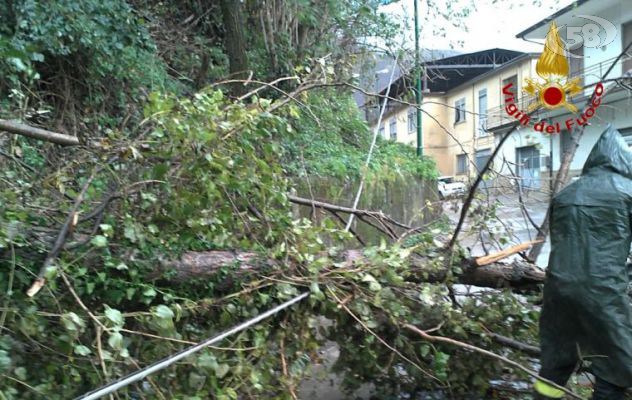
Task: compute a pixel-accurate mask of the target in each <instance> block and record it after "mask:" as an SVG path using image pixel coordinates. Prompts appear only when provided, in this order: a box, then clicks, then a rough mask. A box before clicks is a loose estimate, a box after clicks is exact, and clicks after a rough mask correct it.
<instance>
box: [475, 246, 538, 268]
mask: <svg viewBox="0 0 632 400" xmlns="http://www.w3.org/2000/svg"><path fill="white" fill-rule="evenodd" d="M540 242H541V240H531V241H528V242H524V243H520V244H517V245H515V246H511V247H509V248H506V249H504V250H501V251H498V252H496V253H492V254H489V255H486V256H484V257H479V258H477V259H476V260H474V262H475V263H476V265H478V266H481V267H482V266H484V265H489V264H492V263H495V262H496V261H500V260H502V259H503V258H507V257H509V256H511V255H513V254H516V253H520V252H521V251H524V250H526V249H528V248H529V247H531V245H532V244H535V243H540Z"/></svg>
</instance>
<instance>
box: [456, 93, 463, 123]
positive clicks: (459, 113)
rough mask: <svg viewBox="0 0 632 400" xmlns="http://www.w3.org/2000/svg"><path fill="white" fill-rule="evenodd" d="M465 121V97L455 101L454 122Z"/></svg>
mask: <svg viewBox="0 0 632 400" xmlns="http://www.w3.org/2000/svg"><path fill="white" fill-rule="evenodd" d="M463 121H465V98H462V99H460V100H457V101H455V102H454V124H455V125H456V124H458V123H459V122H463Z"/></svg>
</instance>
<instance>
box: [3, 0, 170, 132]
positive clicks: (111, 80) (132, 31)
mask: <svg viewBox="0 0 632 400" xmlns="http://www.w3.org/2000/svg"><path fill="white" fill-rule="evenodd" d="M3 7H4V8H5V10H4V11H5V12H3V13H0V71H2V73H3V74H4V75H6V76H8V81H7V84H8V85H9V86H8V87H4V88H3V87H2V86H0V92H1V91H6V90H11V91H12V92H13V93H14V96H13V97H14V99H15V100H17V103H16V102H15V101H14V103H13V104H12V105H13V106H14V107H18V108H22V107H23V106H24V105H25V104H24V103H23V102H22V100H24V96H25V94H26V93H28V91H31V93H33V92H38V91H41V95H40V96H38V100H40V101H43V104H42V106H50V105H55V106H59V107H57V108H58V110H57V111H56V114H58V115H59V112H60V111H59V109H61V114H62V115H61V116H62V117H63V114H64V113H73V115H72V117H74V118H75V119H76V117H77V116H76V115H74V114H75V113H78V114H80V115H85V120H84V121H83V122H84V123H88V124H89V123H91V122H101V123H103V122H105V121H107V120H105V121H104V119H103V118H99V116H98V115H96V114H94V113H93V112H90V110H95V111H96V110H99V111H103V110H104V109H106V107H107V108H108V109H110V110H112V112H113V113H114V112H116V111H117V110H120V109H125V108H126V103H127V102H129V101H134V100H138V99H140V96H141V95H142V88H152V87H153V88H161V87H164V85H166V84H168V80H167V76H166V74H165V71H164V67H163V66H162V64H161V61H160V60H159V59H158V58H157V57H156V56H155V52H156V47H155V46H154V44H153V43H152V41H151V39H150V37H149V35H148V33H147V31H146V30H145V28H144V27H143V21H142V20H141V19H139V18H137V17H136V16H135V15H134V12H133V10H132V9H131V8H130V6H129V5H128V4H127V2H125V1H124V0H106V1H97V0H87V1H80V2H77V1H71V0H63V1H55V2H40V1H34V0H16V1H11V2H8V3H5V4H4V6H3ZM44 88H46V90H48V91H47V92H46V91H44V90H42V89H44ZM145 90H146V89H145ZM47 93H59V95H60V96H61V97H62V98H63V101H61V102H60V101H59V100H58V99H57V98H55V97H49V96H48V94H47ZM69 107H71V108H72V109H69ZM75 108H76V109H75ZM86 114H90V116H88V115H86ZM73 123H74V125H75V128H76V126H77V122H76V121H74V122H73Z"/></svg>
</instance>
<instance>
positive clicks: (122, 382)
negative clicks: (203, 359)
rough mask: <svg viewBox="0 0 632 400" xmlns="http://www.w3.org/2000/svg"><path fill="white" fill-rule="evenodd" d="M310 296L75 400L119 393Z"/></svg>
mask: <svg viewBox="0 0 632 400" xmlns="http://www.w3.org/2000/svg"><path fill="white" fill-rule="evenodd" d="M309 294H310V292H305V293H303V294H300V295H298V296H296V297H294V298H293V299H290V300H288V301H286V302H285V303H283V304H279V305H278V306H276V307H274V308H273V309H271V310H268V311H266V312H264V313H262V314H259V315H258V316H256V317H254V318H252V319H249V320H248V321H246V322H242V323H241V324H239V325H237V326H235V327H233V328H230V329H229V330H227V331H224V332H223V333H221V334H219V335H217V336H215V337H212V338H211V339H207V340H205V341H203V342H202V343H199V344H196V345H194V346H191V347H189V348H187V349H184V350H182V351H181V352H179V353H176V354H174V355H172V356H169V357H167V358H164V359H162V360H161V361H158V362H155V363H153V364H151V365H149V366H147V367H145V368H143V369H141V370H138V371H136V372H133V373H131V374H129V375H127V376H126V377H123V378H121V379H119V380H116V381H114V382H111V383H109V384H107V385H105V386H103V387H100V388H99V389H97V390H94V391H92V392H89V393H86V394H84V395H82V396H79V397H77V398H76V399H75V400H96V399H99V398H101V397H103V396H106V395H108V394H110V393H113V392H115V391H117V390H118V389H121V388H123V387H125V386H127V385H129V384H132V383H134V382H137V381H139V380H141V379H144V378H145V377H147V376H148V375H151V374H153V373H154V372H157V371H160V370H161V369H164V368H167V367H168V366H170V365H172V364H175V363H176V362H177V361H179V360H181V359H183V358H185V357H188V356H190V355H191V354H193V353H196V352H198V351H200V350H202V349H204V348H205V347H207V346H210V345H212V344H214V343H217V342H219V341H221V340H223V339H224V338H227V337H228V336H231V335H233V334H235V333H238V332H241V331H243V330H244V329H246V328H249V327H251V326H253V325H255V324H257V323H259V322H260V321H262V320H264V319H266V318H268V317H270V316H272V315H274V314H276V313H278V312H279V311H281V310H283V309H286V308H288V307H290V306H292V305H294V304H295V303H298V302H299V301H301V300H303V299H304V298H306V297H308V296H309Z"/></svg>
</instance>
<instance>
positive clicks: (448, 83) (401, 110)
mask: <svg viewBox="0 0 632 400" xmlns="http://www.w3.org/2000/svg"><path fill="white" fill-rule="evenodd" d="M579 15H583V16H596V17H599V18H603V19H606V20H608V21H609V22H610V23H612V24H613V26H614V27H615V28H616V36H614V37H613V36H611V32H610V33H609V34H608V35H607V32H606V31H605V29H604V27H603V26H602V27H601V29H600V31H599V33H598V35H597V33H596V32H595V33H589V31H587V30H584V31H582V28H583V27H584V25H585V24H587V23H594V21H591V20H589V19H586V18H581V17H578V16H579ZM552 21H555V22H556V23H557V26H558V27H562V28H560V30H559V34H560V36H561V37H562V39H563V40H564V42H566V43H571V46H570V50H569V51H568V52H566V53H567V54H566V57H567V59H568V64H569V69H570V71H569V79H572V78H579V84H580V86H581V87H582V88H583V90H582V91H581V93H579V94H578V95H576V96H574V97H572V98H571V100H569V101H570V102H571V103H572V104H574V105H575V106H576V107H577V108H578V112H577V113H573V112H570V111H569V110H568V109H566V108H564V107H562V108H557V109H553V110H550V109H547V108H544V107H540V108H539V109H537V111H536V112H535V113H534V114H533V115H532V116H531V123H530V124H529V125H528V126H519V127H518V128H517V129H515V130H514V131H513V133H511V135H510V136H509V137H508V138H507V139H506V140H505V142H504V144H503V146H502V148H501V149H500V150H499V152H498V155H497V157H496V158H495V159H494V160H493V170H494V171H495V172H496V173H495V174H492V175H493V176H491V177H490V179H491V180H494V181H496V182H498V183H499V184H500V183H502V184H503V185H504V184H511V185H512V186H514V187H515V184H516V183H519V184H520V185H521V186H522V187H523V188H528V189H544V190H546V189H547V188H549V187H550V185H551V182H552V180H553V178H554V177H555V173H556V172H557V170H558V169H559V168H560V164H561V162H562V159H563V155H564V154H565V152H566V151H567V150H568V149H569V147H570V146H571V145H572V143H573V141H578V144H579V147H578V149H577V151H576V153H575V157H574V158H573V160H572V163H571V166H570V170H571V175H577V174H579V173H581V168H582V166H583V164H584V163H585V161H586V158H587V157H588V154H589V152H590V150H591V149H592V147H593V145H594V144H595V142H596V141H597V139H598V138H599V136H600V134H601V133H602V132H603V131H604V130H605V129H606V127H607V126H608V124H612V125H613V126H614V127H615V128H617V129H618V130H619V131H620V132H621V133H622V134H623V135H624V137H625V138H626V140H627V141H628V142H629V143H631V144H632V107H630V105H632V99H631V97H630V96H629V93H630V90H632V47H631V48H630V49H629V51H628V53H629V54H623V56H621V57H619V56H620V55H621V54H622V53H623V51H624V49H626V48H627V46H629V45H630V44H631V43H632V7H630V4H629V2H628V1H626V0H578V1H576V2H574V3H573V4H571V5H569V6H568V7H566V8H564V9H562V10H560V11H558V12H557V13H555V14H553V15H551V16H550V17H548V18H546V19H544V20H542V21H540V22H539V23H537V24H535V25H533V26H532V27H530V28H528V29H526V30H525V31H524V32H521V33H519V34H518V35H517V37H519V38H523V39H525V40H529V41H536V42H540V43H542V45H543V49H544V41H545V38H546V35H547V33H548V31H549V28H550V25H551V22H552ZM569 27H570V28H569ZM569 29H570V30H569ZM585 34H590V35H592V36H595V35H597V36H596V37H584V35H585ZM606 36H608V40H609V42H608V43H607V44H605V45H600V46H598V44H601V43H605V42H606ZM596 38H599V40H597V41H595V40H596ZM611 39H614V40H611ZM573 42H575V43H573ZM568 53H572V54H568ZM539 57H540V53H537V54H526V53H518V52H510V51H508V50H502V49H491V50H486V51H483V52H477V53H471V54H462V55H458V56H453V57H448V58H445V59H441V60H437V61H435V62H433V63H426V64H424V67H425V68H424V70H425V72H426V76H424V96H423V103H422V108H423V110H424V113H423V116H422V132H423V151H424V155H427V156H429V157H431V158H433V159H434V160H435V162H436V164H437V166H438V169H439V171H440V173H441V174H442V175H448V176H455V177H456V178H457V179H466V178H468V177H471V176H474V175H476V174H477V172H478V170H479V169H480V168H481V167H482V166H483V165H485V163H486V162H487V160H488V158H489V156H490V155H491V154H492V152H493V151H494V149H495V147H496V146H497V145H498V144H499V142H500V140H501V139H502V138H503V137H504V136H505V135H506V134H507V133H508V132H509V131H510V130H511V128H512V127H513V126H514V125H515V121H516V119H515V118H514V117H512V116H509V115H508V113H507V111H506V103H505V97H504V95H503V93H502V90H503V87H505V86H506V85H507V84H508V83H512V88H513V93H514V96H515V100H514V102H515V104H516V105H517V107H518V109H520V110H522V111H525V110H528V108H529V106H530V105H531V104H532V103H533V102H534V101H535V97H534V96H533V95H529V94H525V93H524V92H523V89H524V87H525V84H526V83H525V79H526V78H529V79H532V80H538V79H541V78H540V77H538V75H537V74H536V65H537V62H538V59H539ZM617 58H619V59H618V60H617ZM608 70H610V72H609V74H608V76H607V77H606V84H605V94H604V96H603V101H602V104H601V106H600V107H599V109H598V110H597V112H596V114H595V116H594V117H593V118H591V119H590V121H589V123H588V124H587V126H586V127H585V128H584V130H583V134H582V135H581V138H578V137H577V133H576V131H577V130H576V129H567V128H566V126H565V122H566V121H567V120H569V119H573V120H574V121H576V122H575V124H576V125H577V124H578V123H579V122H581V118H580V117H581V114H582V111H583V110H584V106H585V104H586V103H587V102H588V101H589V100H590V97H591V96H592V93H593V91H594V90H595V85H596V83H597V82H599V81H600V80H601V79H602V78H603V77H604V75H605V73H606V72H607V71H608ZM402 82H404V83H402ZM411 87H412V82H410V81H409V82H407V84H406V77H405V76H403V77H401V78H400V79H399V80H398V81H397V82H395V83H394V84H393V86H392V88H391V95H392V96H395V97H398V98H402V97H404V98H406V94H407V93H410V92H412V89H411ZM402 88H403V89H402ZM413 98H414V97H412V96H410V95H408V99H410V100H412V99H413ZM413 102H414V101H413ZM393 103H394V102H391V104H389V107H388V108H387V111H386V113H385V115H384V118H383V121H382V126H381V127H380V128H379V131H380V134H381V135H382V137H384V138H385V139H391V140H397V141H399V142H402V143H407V144H410V145H413V146H414V145H416V126H415V117H414V111H415V109H414V107H411V106H410V105H406V104H393ZM577 118H580V120H579V121H578V120H577ZM538 121H545V122H546V123H547V124H553V125H556V124H559V125H560V127H561V129H560V131H559V132H557V131H556V132H553V133H546V132H538V131H536V130H535V129H534V126H533V125H534V123H535V122H538ZM368 122H369V125H371V126H372V127H373V128H375V126H376V124H377V121H376V118H374V119H369V120H368ZM573 132H575V133H573Z"/></svg>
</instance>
